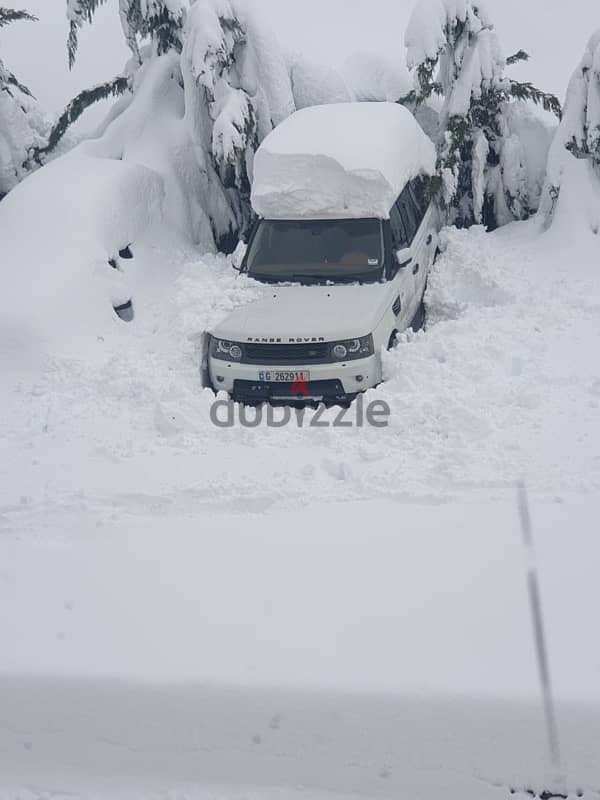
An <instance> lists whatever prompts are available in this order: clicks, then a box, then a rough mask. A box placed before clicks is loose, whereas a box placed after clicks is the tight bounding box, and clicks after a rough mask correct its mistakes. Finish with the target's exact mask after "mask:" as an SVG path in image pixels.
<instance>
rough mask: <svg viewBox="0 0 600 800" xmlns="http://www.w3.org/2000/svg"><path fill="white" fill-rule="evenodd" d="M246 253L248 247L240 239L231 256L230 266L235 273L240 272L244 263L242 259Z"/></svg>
mask: <svg viewBox="0 0 600 800" xmlns="http://www.w3.org/2000/svg"><path fill="white" fill-rule="evenodd" d="M247 251H248V245H247V244H246V242H242V240H241V239H240V241H239V242H238V246H237V247H236V248H235V250H234V251H233V254H232V256H231V266H232V267H233V268H234V269H235V270H236V271H237V272H240V270H241V269H242V264H243V262H244V258H245V256H246V253H247Z"/></svg>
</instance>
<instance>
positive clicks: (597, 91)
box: [540, 30, 600, 221]
mask: <svg viewBox="0 0 600 800" xmlns="http://www.w3.org/2000/svg"><path fill="white" fill-rule="evenodd" d="M575 159H578V160H583V161H587V167H584V166H582V168H581V169H580V170H576V169H575V165H574V164H573V161H574V160H575ZM566 170H568V171H569V172H570V173H574V172H577V171H578V173H579V174H580V175H583V174H584V173H585V174H587V175H588V180H589V181H591V182H592V183H593V182H596V183H599V186H600V30H598V31H596V33H595V34H594V35H593V36H592V37H591V39H590V40H589V42H588V45H587V47H586V49H585V52H584V54H583V58H582V60H581V62H580V64H579V65H578V66H577V69H576V70H575V72H574V73H573V76H572V78H571V80H570V82H569V87H568V89H567V96H566V99H565V105H564V114H563V118H562V121H561V123H560V125H559V127H558V130H557V132H556V136H555V138H554V141H553V143H552V147H551V150H550V156H549V158H548V171H547V177H546V186H545V188H544V198H543V203H542V207H541V209H540V213H541V214H542V216H543V217H544V218H545V220H546V221H549V220H550V218H551V217H552V215H553V213H554V210H555V207H556V203H557V201H558V197H559V194H560V192H561V190H562V187H563V183H564V173H565V171H566Z"/></svg>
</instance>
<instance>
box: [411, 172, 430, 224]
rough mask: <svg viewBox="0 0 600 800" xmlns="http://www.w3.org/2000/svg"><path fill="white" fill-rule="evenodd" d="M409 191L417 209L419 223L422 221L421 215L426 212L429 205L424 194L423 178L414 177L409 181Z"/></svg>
mask: <svg viewBox="0 0 600 800" xmlns="http://www.w3.org/2000/svg"><path fill="white" fill-rule="evenodd" d="M410 192H411V195H412V197H413V200H414V201H415V205H416V206H417V208H418V209H419V224H420V223H421V222H423V217H424V216H425V214H426V213H427V208H428V206H429V204H428V202H427V197H426V196H425V181H424V180H423V178H415V180H414V181H411V183H410Z"/></svg>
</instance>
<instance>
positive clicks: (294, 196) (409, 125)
mask: <svg viewBox="0 0 600 800" xmlns="http://www.w3.org/2000/svg"><path fill="white" fill-rule="evenodd" d="M434 169H435V148H434V145H433V143H432V142H431V141H430V140H429V139H428V138H427V136H425V134H424V133H423V131H422V130H421V128H420V127H419V124H418V123H417V122H416V120H415V119H414V117H413V116H412V114H411V113H410V112H409V111H408V110H407V109H405V108H403V107H402V106H400V105H397V104H395V103H340V104H332V105H326V106H320V107H315V108H306V109H303V110H302V111H298V112H296V113H295V114H293V115H292V116H291V117H290V118H289V119H287V120H286V121H285V122H283V123H282V124H281V125H279V126H278V127H277V128H276V129H275V130H274V131H273V132H272V133H271V134H270V135H269V136H268V137H267V138H266V139H265V141H264V142H263V143H262V145H261V146H260V148H259V149H258V151H257V153H256V158H255V163H254V185H253V187H252V205H253V208H254V210H255V211H256V213H257V214H259V215H260V216H262V217H266V218H271V219H276V218H288V219H297V218H303V217H313V218H318V217H321V218H348V217H350V218H359V217H380V218H382V219H387V218H388V217H389V212H390V209H391V207H392V205H393V204H394V202H395V200H396V198H397V197H398V195H399V194H400V192H401V191H402V189H403V188H404V186H405V185H406V183H407V181H409V180H410V179H411V178H414V177H415V176H417V175H419V174H421V173H425V174H433V171H434Z"/></svg>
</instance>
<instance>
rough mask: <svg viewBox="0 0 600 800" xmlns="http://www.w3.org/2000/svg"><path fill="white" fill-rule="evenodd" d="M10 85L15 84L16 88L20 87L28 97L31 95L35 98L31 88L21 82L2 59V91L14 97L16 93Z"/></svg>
mask: <svg viewBox="0 0 600 800" xmlns="http://www.w3.org/2000/svg"><path fill="white" fill-rule="evenodd" d="M10 86H13V87H14V88H15V89H18V90H19V91H20V92H22V93H23V94H26V95H27V97H31V98H32V99H34V100H35V97H33V95H32V93H31V92H30V90H29V89H28V88H27V86H25V84H23V83H21V82H20V81H19V80H18V79H17V78H16V76H15V75H14V74H13V73H12V72H11V71H10V70H9V69H7V68H6V67H5V66H4V64H3V63H2V61H0V91H2V92H6V93H7V94H9V95H10V96H11V97H14V94H13V93H12V92H11V90H10V89H9V87H10Z"/></svg>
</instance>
